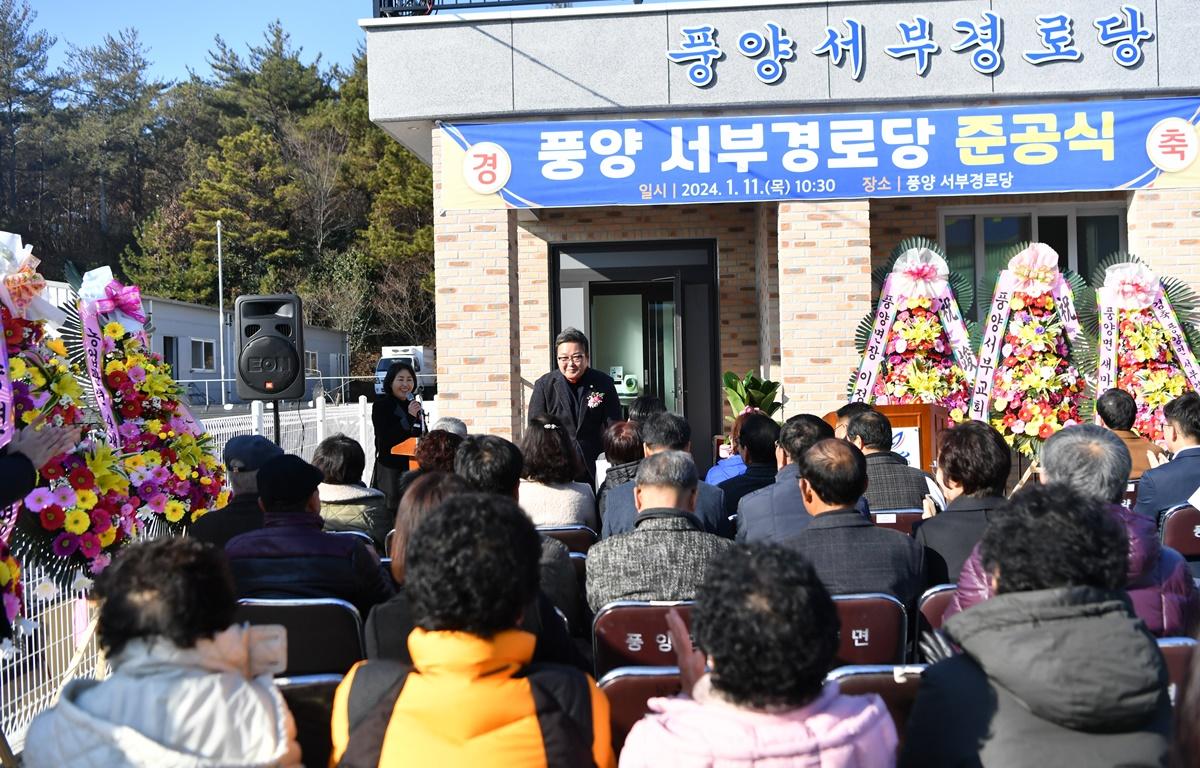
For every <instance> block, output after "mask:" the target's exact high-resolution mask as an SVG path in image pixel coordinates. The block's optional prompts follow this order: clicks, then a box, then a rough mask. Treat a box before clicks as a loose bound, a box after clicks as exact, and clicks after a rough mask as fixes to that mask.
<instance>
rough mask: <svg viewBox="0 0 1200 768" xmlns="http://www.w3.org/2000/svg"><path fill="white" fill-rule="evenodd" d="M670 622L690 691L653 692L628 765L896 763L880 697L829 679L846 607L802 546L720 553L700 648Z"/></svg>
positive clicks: (707, 591)
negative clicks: (847, 692) (841, 609)
mask: <svg viewBox="0 0 1200 768" xmlns="http://www.w3.org/2000/svg"><path fill="white" fill-rule="evenodd" d="M830 431H831V432H832V430H830ZM670 621H671V626H672V632H671V634H672V636H673V638H674V642H675V653H676V655H677V656H678V657H679V670H680V677H681V678H682V680H681V682H682V683H683V695H682V696H677V697H674V698H654V699H650V701H649V702H648V706H649V709H650V713H649V714H647V715H646V716H645V717H643V718H642V720H641V721H639V722H638V723H637V724H636V725H634V727H633V730H632V731H630V733H629V738H627V739H626V740H625V748H624V749H623V750H622V751H621V766H622V768H625V767H626V766H633V767H636V766H660V765H664V764H667V763H669V764H671V765H677V766H712V765H739V766H753V765H795V766H800V765H806V766H814V768H815V766H820V767H821V768H887V767H888V766H892V765H894V764H895V761H896V727H895V725H893V723H892V716H891V715H890V714H889V713H888V710H887V707H885V706H884V704H883V701H882V700H881V699H880V698H879V696H878V695H877V694H874V693H872V694H868V695H866V696H844V695H842V694H841V693H840V692H839V691H838V686H837V683H826V682H825V673H826V672H828V671H829V668H830V667H831V666H832V665H833V660H834V656H835V655H836V653H837V648H838V627H839V622H838V615H837V610H836V609H835V608H834V605H833V600H831V599H830V598H829V593H828V592H827V591H826V590H825V587H824V586H823V585H822V584H821V581H820V579H818V578H817V574H816V573H815V572H814V571H813V568H812V566H811V565H809V564H808V563H807V562H805V561H804V560H803V559H802V558H798V557H796V555H795V553H794V552H791V551H789V550H787V549H784V548H783V547H779V546H769V545H762V544H756V545H751V546H749V547H734V548H732V549H730V550H728V551H726V552H723V553H721V554H720V555H718V556H717V557H716V558H715V559H714V560H713V562H712V565H711V566H710V567H709V569H708V574H707V575H706V576H705V578H704V582H703V583H702V584H701V585H700V589H699V590H698V592H697V594H696V605H695V607H694V608H693V609H692V630H693V631H694V632H695V636H696V647H697V650H692V648H691V646H692V643H691V641H690V639H689V637H688V631H687V627H686V626H684V624H683V621H682V619H681V618H680V617H679V616H678V615H677V614H675V615H673V616H672V618H671V620H670ZM706 660H707V666H708V667H709V668H711V672H708V673H706V672H705V666H706ZM667 756H670V758H669V760H668V759H667Z"/></svg>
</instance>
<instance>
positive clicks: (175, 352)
mask: <svg viewBox="0 0 1200 768" xmlns="http://www.w3.org/2000/svg"><path fill="white" fill-rule="evenodd" d="M162 356H163V362H164V363H166V364H167V365H169V366H171V373H172V374H175V375H178V373H179V339H177V338H176V337H174V336H163V337H162Z"/></svg>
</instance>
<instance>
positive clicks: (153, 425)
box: [146, 419, 162, 434]
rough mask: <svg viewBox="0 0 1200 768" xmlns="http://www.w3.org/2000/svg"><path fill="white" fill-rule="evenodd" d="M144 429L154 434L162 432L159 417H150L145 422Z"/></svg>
mask: <svg viewBox="0 0 1200 768" xmlns="http://www.w3.org/2000/svg"><path fill="white" fill-rule="evenodd" d="M146 431H147V432H154V433H155V434H157V433H159V432H162V421H161V420H159V419H150V420H149V421H147V422H146Z"/></svg>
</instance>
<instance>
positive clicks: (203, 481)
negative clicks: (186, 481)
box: [192, 472, 212, 485]
mask: <svg viewBox="0 0 1200 768" xmlns="http://www.w3.org/2000/svg"><path fill="white" fill-rule="evenodd" d="M192 474H193V475H195V474H196V473H195V472H193V473H192ZM200 485H212V478H211V477H208V476H207V475H206V476H204V477H202V478H200Z"/></svg>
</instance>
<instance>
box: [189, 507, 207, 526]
mask: <svg viewBox="0 0 1200 768" xmlns="http://www.w3.org/2000/svg"><path fill="white" fill-rule="evenodd" d="M207 514H208V510H207V509H197V510H196V511H195V512H193V513H192V522H193V523H194V522H196V521H197V520H199V519H200V518H202V517H204V516H205V515H207Z"/></svg>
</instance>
